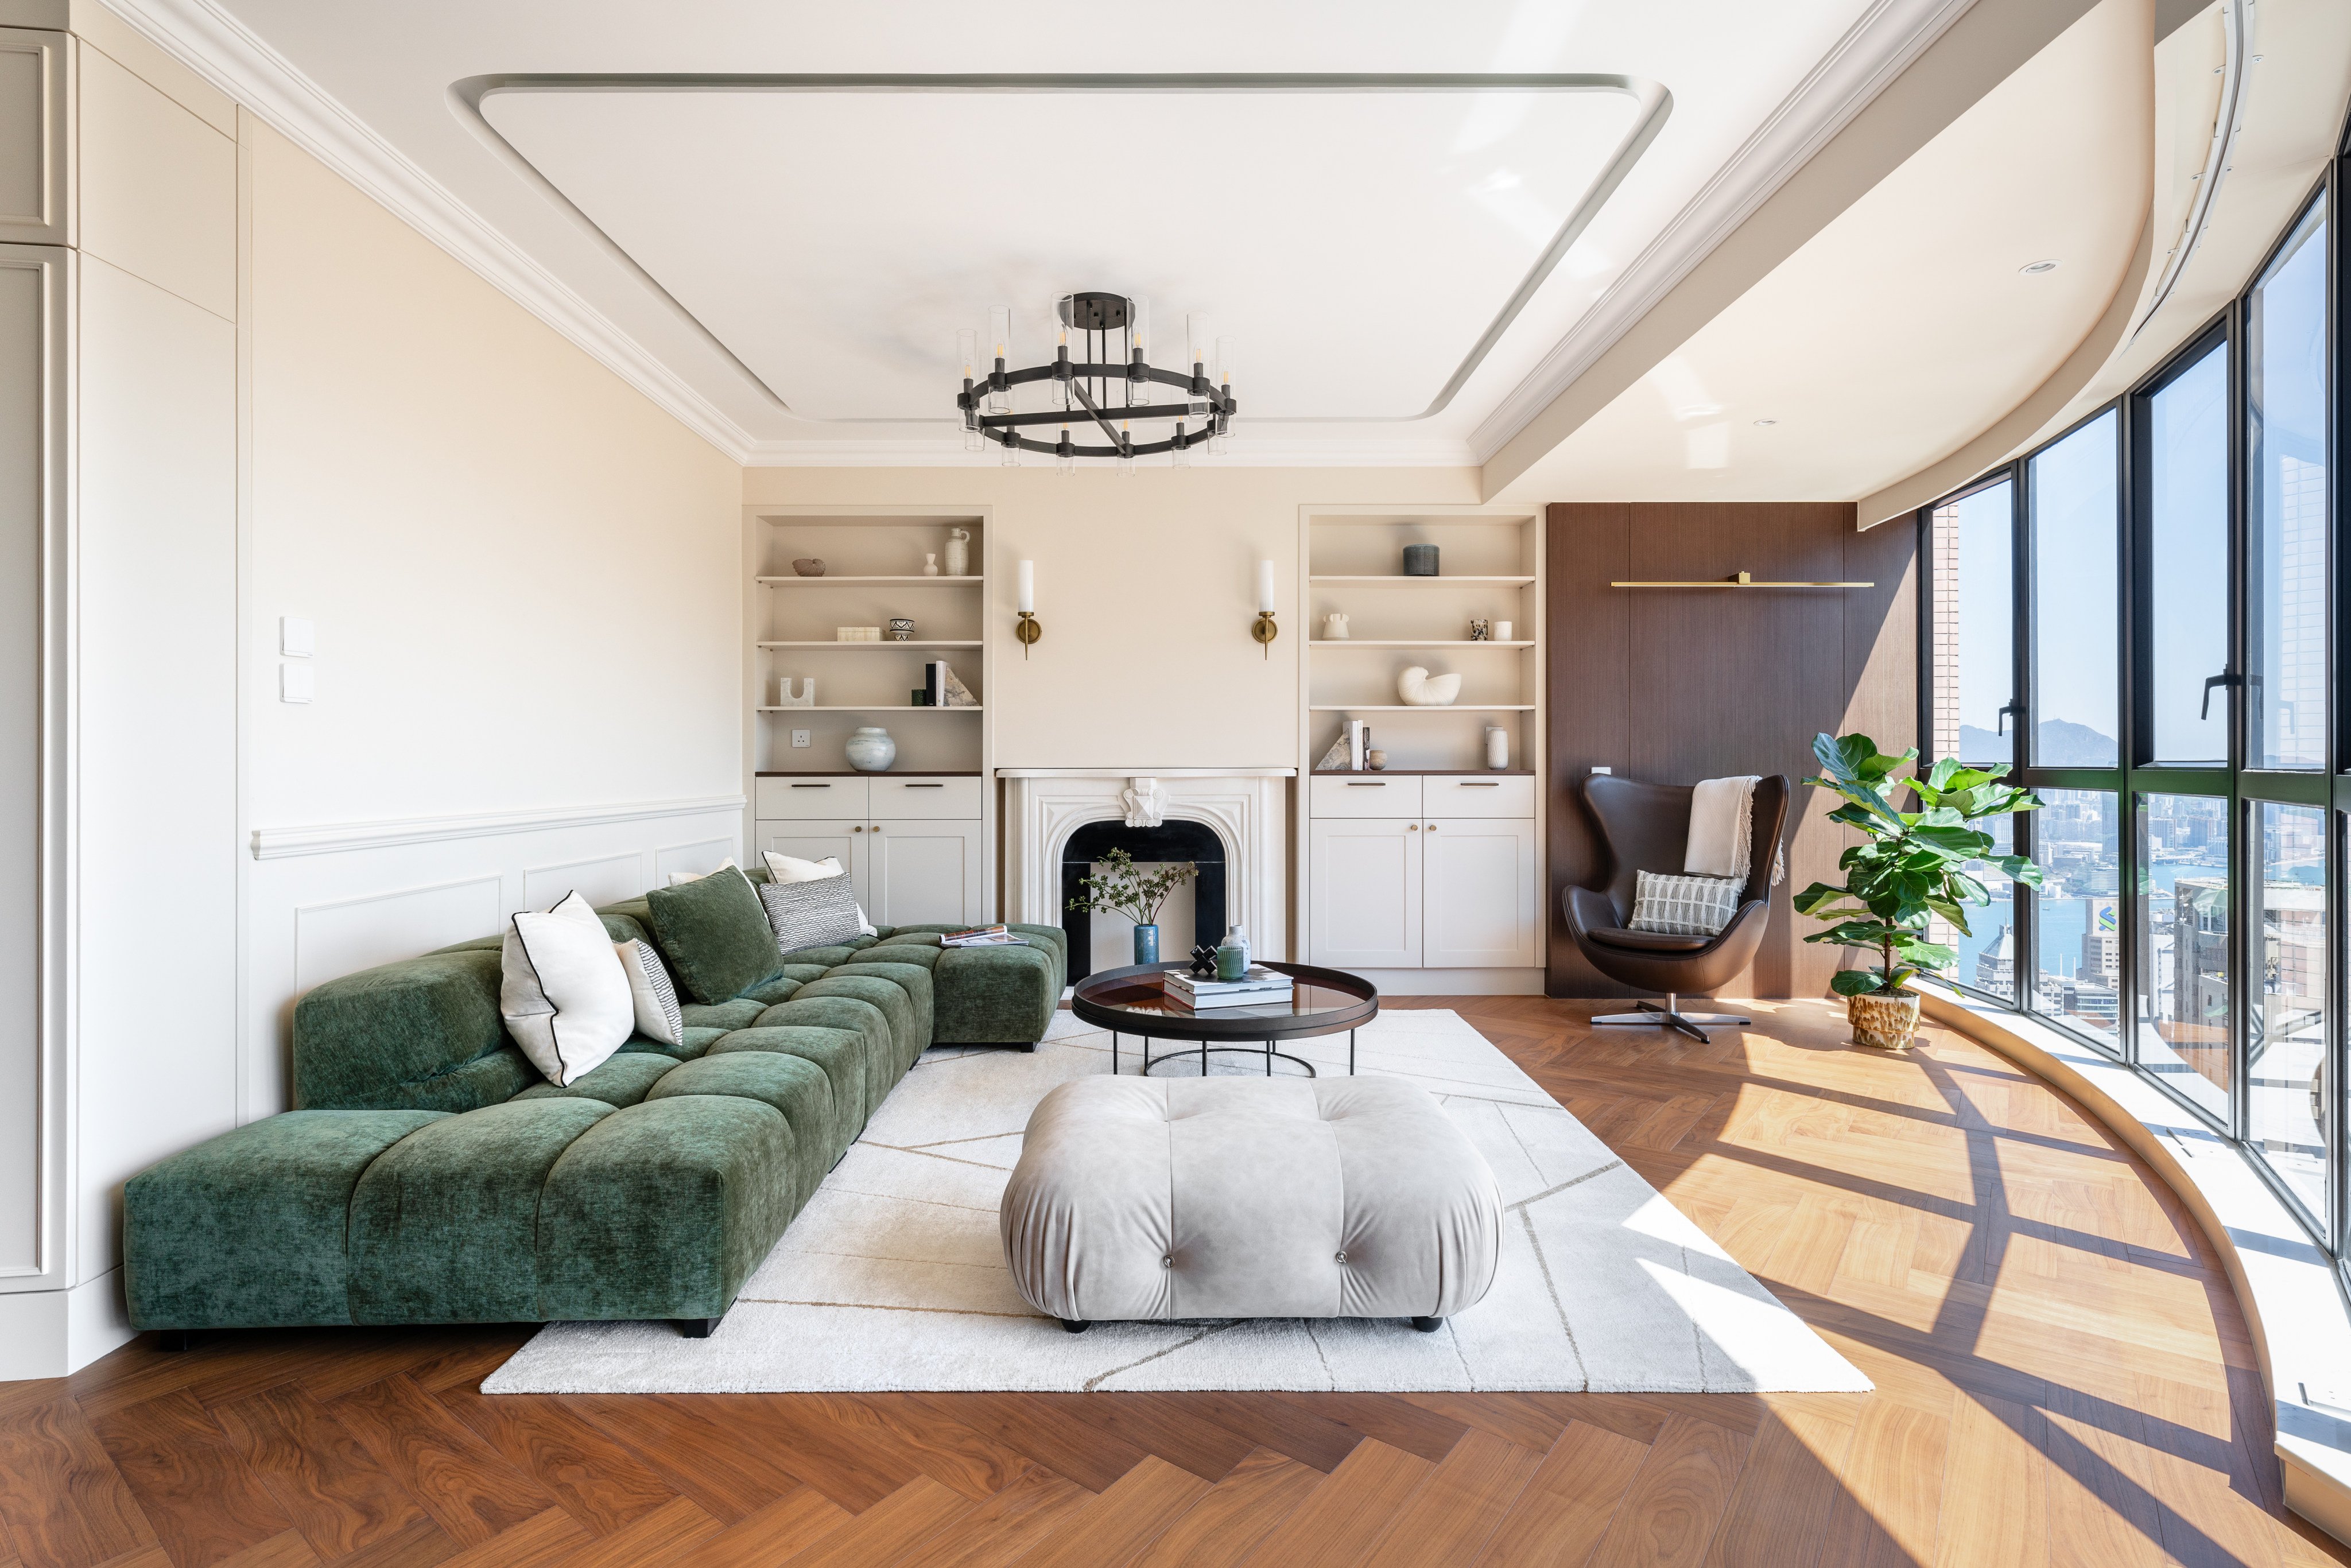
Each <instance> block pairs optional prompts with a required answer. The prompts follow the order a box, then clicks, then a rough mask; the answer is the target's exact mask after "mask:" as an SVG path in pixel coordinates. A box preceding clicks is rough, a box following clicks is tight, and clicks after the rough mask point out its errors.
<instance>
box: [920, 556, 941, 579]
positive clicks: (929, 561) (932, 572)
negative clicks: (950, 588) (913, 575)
mask: <svg viewBox="0 0 2351 1568" xmlns="http://www.w3.org/2000/svg"><path fill="white" fill-rule="evenodd" d="M938 574H939V558H938V557H936V556H935V555H926V556H925V557H924V558H923V575H924V576H925V577H936V576H938Z"/></svg>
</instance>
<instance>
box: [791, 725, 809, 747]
mask: <svg viewBox="0 0 2351 1568" xmlns="http://www.w3.org/2000/svg"><path fill="white" fill-rule="evenodd" d="M808 743H809V732H808V731H807V730H804V729H796V730H794V731H792V744H793V745H794V746H806V745H807V744H808Z"/></svg>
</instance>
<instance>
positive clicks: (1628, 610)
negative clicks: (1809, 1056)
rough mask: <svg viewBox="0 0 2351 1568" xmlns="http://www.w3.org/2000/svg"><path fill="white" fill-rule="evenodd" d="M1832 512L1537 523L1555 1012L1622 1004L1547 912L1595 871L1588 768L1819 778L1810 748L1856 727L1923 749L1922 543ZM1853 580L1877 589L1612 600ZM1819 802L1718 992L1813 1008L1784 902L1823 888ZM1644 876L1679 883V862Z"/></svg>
mask: <svg viewBox="0 0 2351 1568" xmlns="http://www.w3.org/2000/svg"><path fill="white" fill-rule="evenodd" d="M1854 518H1855V514H1854V508H1853V507H1851V506H1849V505H1843V504H1836V503H1747V504H1730V503H1721V504H1717V503H1696V502H1694V503H1648V502H1579V503H1573V504H1562V505H1559V506H1554V507H1551V508H1549V511H1548V514H1547V516H1546V518H1545V523H1546V528H1547V530H1548V535H1549V559H1550V577H1549V581H1548V583H1547V585H1546V588H1545V601H1546V602H1545V612H1546V614H1547V615H1548V617H1549V627H1548V630H1549V634H1550V659H1551V670H1550V682H1549V685H1550V694H1551V755H1550V757H1549V758H1548V771H1547V776H1546V780H1545V783H1546V788H1547V789H1548V791H1549V799H1548V801H1547V805H1546V811H1547V813H1548V817H1549V826H1548V831H1549V836H1550V843H1551V857H1550V858H1551V883H1552V885H1551V899H1550V910H1549V917H1548V925H1549V929H1550V941H1549V945H1548V957H1547V975H1546V986H1545V988H1546V989H1547V990H1548V991H1549V993H1550V994H1551V995H1552V996H1554V997H1616V996H1625V995H1629V994H1631V993H1629V992H1627V991H1626V990H1625V988H1623V987H1621V986H1618V985H1616V984H1615V983H1614V981H1611V980H1608V979H1605V978H1604V977H1602V976H1601V975H1600V974H1599V972H1598V971H1596V970H1594V969H1593V967H1591V966H1590V965H1589V964H1587V963H1585V962H1584V960H1583V955H1582V954H1581V953H1579V952H1578V951H1576V947H1575V944H1574V943H1573V941H1572V940H1570V939H1569V937H1568V935H1567V928H1566V925H1564V923H1563V922H1562V919H1561V916H1560V894H1561V890H1562V889H1563V888H1565V887H1566V886H1567V885H1568V884H1570V883H1583V884H1585V885H1594V886H1596V885H1598V884H1599V883H1601V882H1602V881H1603V880H1604V878H1605V876H1606V873H1607V870H1608V868H1607V866H1606V864H1605V862H1604V851H1603V850H1602V849H1601V846H1600V845H1599V843H1598V841H1596V839H1595V837H1594V835H1593V831H1592V827H1591V822H1590V819H1589V818H1588V817H1587V816H1586V815H1585V813H1584V810H1583V800H1582V796H1581V793H1580V781H1581V780H1582V779H1583V778H1585V777H1586V776H1587V775H1589V774H1590V773H1591V771H1592V769H1593V768H1594V767H1602V768H1610V769H1612V770H1614V772H1615V773H1616V774H1617V775H1619V776H1620V777H1623V778H1628V779H1644V780H1647V781H1650V782H1654V783H1663V784H1691V783H1696V782H1697V781H1698V779H1715V778H1721V777H1723V776H1725V775H1729V774H1738V773H1765V774H1769V773H1784V774H1786V775H1787V776H1788V778H1789V779H1790V780H1791V781H1794V780H1799V779H1803V778H1805V777H1807V776H1808V775H1810V774H1811V773H1812V772H1813V757H1812V740H1813V736H1814V735H1816V734H1818V733H1819V732H1821V731H1823V730H1828V731H1831V732H1834V733H1844V732H1846V731H1851V730H1861V731H1864V732H1865V733H1867V734H1869V735H1872V736H1875V737H1876V738H1877V741H1878V743H1879V745H1880V746H1881V747H1883V748H1885V749H1886V750H1888V751H1895V752H1898V751H1900V750H1901V749H1902V748H1903V747H1907V746H1909V745H1912V744H1914V743H1915V742H1916V740H1917V710H1918V701H1917V667H1918V635H1917V587H1918V584H1917V529H1916V528H1914V527H1913V526H1912V525H1911V524H1909V523H1907V522H1901V521H1897V522H1892V523H1884V524H1880V525H1879V526H1878V527H1876V528H1872V529H1870V530H1869V531H1868V532H1866V533H1862V532H1857V531H1856V530H1855V528H1854ZM1738 571H1746V572H1749V573H1751V574H1752V575H1753V576H1755V577H1757V578H1759V579H1777V580H1855V581H1865V582H1870V583H1874V584H1875V585H1876V586H1875V587H1871V588H1847V589H1828V588H1804V589H1739V590H1728V591H1726V590H1720V589H1656V588H1647V589H1620V588H1611V587H1610V586H1609V584H1610V583H1611V582H1614V581H1618V580H1635V579H1674V578H1701V579H1702V578H1718V577H1728V576H1729V575H1731V574H1732V573H1733V572H1738ZM1832 804H1833V802H1832V801H1830V800H1823V798H1822V794H1821V791H1819V790H1814V789H1801V788H1800V789H1798V790H1797V791H1796V799H1795V806H1794V809H1793V810H1792V813H1791V817H1790V831H1789V833H1788V836H1787V845H1788V874H1787V876H1786V878H1785V879H1784V880H1783V881H1782V883H1780V885H1779V886H1777V887H1776V888H1774V889H1772V893H1771V926H1770V930H1769V932H1768V933H1767V935H1766V936H1765V937H1764V939H1763V948H1762V951H1761V953H1760V954H1758V955H1757V956H1756V960H1755V964H1754V967H1752V969H1751V970H1750V971H1749V973H1747V974H1746V975H1744V976H1742V977H1740V979H1739V980H1738V981H1737V982H1735V983H1734V984H1733V985H1732V986H1730V987H1727V988H1725V993H1724V994H1726V995H1731V996H1754V997H1790V996H1801V997H1816V996H1821V995H1823V994H1825V991H1826V988H1827V985H1828V977H1829V975H1830V974H1831V973H1832V972H1833V971H1834V969H1835V968H1836V967H1837V962H1838V955H1837V953H1836V952H1835V950H1834V949H1832V948H1827V947H1823V946H1805V945H1804V943H1803V940H1802V939H1803V937H1804V936H1805V935H1807V934H1808V933H1809V932H1810V931H1811V930H1813V929H1815V927H1814V926H1813V923H1812V922H1810V921H1800V920H1798V919H1797V918H1796V917H1795V915H1794V912H1793V911H1792V909H1791V908H1790V906H1789V900H1790V897H1791V895H1792V894H1793V893H1794V892H1795V890H1797V889H1799V888H1802V887H1804V886H1805V885H1807V884H1809V883H1812V882H1813V881H1814V880H1815V879H1818V878H1825V877H1830V876H1833V875H1834V873H1835V870H1836V858H1837V855H1838V854H1839V853H1840V852H1842V850H1843V848H1844V843H1845V841H1846V834H1845V830H1844V829H1842V828H1839V827H1838V826H1836V825H1835V824H1834V823H1832V822H1830V821H1827V820H1826V819H1827V813H1828V810H1830V807H1831V805H1832ZM1648 869H1655V870H1660V871H1679V870H1680V869H1681V868H1680V867H1678V866H1660V867H1654V868H1648Z"/></svg>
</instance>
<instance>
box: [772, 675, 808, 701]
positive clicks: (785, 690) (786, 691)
mask: <svg viewBox="0 0 2351 1568" xmlns="http://www.w3.org/2000/svg"><path fill="white" fill-rule="evenodd" d="M778 685H779V686H780V688H781V689H780V690H778V692H777V693H776V706H778V707H814V706H816V677H815V676H814V675H810V676H808V677H806V678H805V679H803V680H802V681H800V682H799V685H804V686H806V687H807V688H808V690H806V691H804V692H802V693H800V694H799V695H798V696H794V695H792V685H793V683H792V678H791V676H789V675H786V676H784V677H783V679H782V681H781V682H780V683H778Z"/></svg>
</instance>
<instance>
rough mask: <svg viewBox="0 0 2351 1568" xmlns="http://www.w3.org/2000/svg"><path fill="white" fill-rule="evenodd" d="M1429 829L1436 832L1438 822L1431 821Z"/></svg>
mask: <svg viewBox="0 0 2351 1568" xmlns="http://www.w3.org/2000/svg"><path fill="white" fill-rule="evenodd" d="M1428 831H1430V832H1432V833H1433V832H1435V831H1437V824H1436V823H1435V822H1431V823H1429V824H1428Z"/></svg>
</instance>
